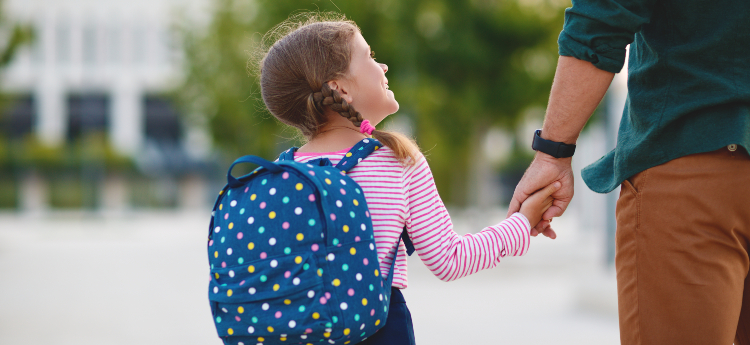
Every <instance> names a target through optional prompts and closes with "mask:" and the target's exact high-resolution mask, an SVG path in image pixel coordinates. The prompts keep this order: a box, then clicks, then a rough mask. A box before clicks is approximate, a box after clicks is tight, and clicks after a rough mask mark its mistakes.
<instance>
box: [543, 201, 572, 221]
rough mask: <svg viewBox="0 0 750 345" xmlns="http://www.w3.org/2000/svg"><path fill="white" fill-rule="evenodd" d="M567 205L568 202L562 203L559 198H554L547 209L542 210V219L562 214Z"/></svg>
mask: <svg viewBox="0 0 750 345" xmlns="http://www.w3.org/2000/svg"><path fill="white" fill-rule="evenodd" d="M567 206H568V203H562V202H559V200H555V201H554V202H553V203H552V206H550V207H549V208H548V209H547V211H544V214H542V219H552V218H554V217H560V216H562V214H563V213H564V212H565V208H567Z"/></svg>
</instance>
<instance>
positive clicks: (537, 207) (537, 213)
mask: <svg viewBox="0 0 750 345" xmlns="http://www.w3.org/2000/svg"><path fill="white" fill-rule="evenodd" d="M561 185H562V184H561V183H560V182H559V181H558V182H555V183H553V184H550V185H549V186H547V187H544V189H542V190H539V191H536V192H535V193H534V194H531V195H530V196H529V197H528V198H526V200H524V202H523V204H521V211H520V212H521V214H523V215H524V216H526V219H528V220H529V224H531V227H532V228H533V227H535V226H536V225H537V224H538V223H539V222H540V221H541V220H542V214H544V212H545V211H547V209H548V208H550V206H552V201H554V200H555V199H553V198H552V196H551V195H552V194H553V193H555V192H556V191H557V190H558V189H560V186H561Z"/></svg>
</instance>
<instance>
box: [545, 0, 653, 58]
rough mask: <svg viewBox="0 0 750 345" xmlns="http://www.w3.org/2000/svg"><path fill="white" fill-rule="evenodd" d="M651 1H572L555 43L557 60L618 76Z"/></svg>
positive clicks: (646, 19) (649, 15)
mask: <svg viewBox="0 0 750 345" xmlns="http://www.w3.org/2000/svg"><path fill="white" fill-rule="evenodd" d="M653 2H654V0H598V1H591V0H573V7H570V8H568V9H566V10H565V25H564V26H563V31H562V32H561V33H560V37H559V38H558V40H557V44H558V48H559V53H560V55H561V56H571V57H574V58H576V59H579V60H584V61H588V62H591V63H592V64H593V65H594V66H596V67H597V68H599V69H601V70H605V71H608V72H612V73H618V72H620V70H621V69H622V66H623V64H624V63H625V47H627V45H628V44H630V43H631V42H633V39H634V37H635V34H636V33H637V32H639V31H640V30H641V28H642V27H643V25H644V24H647V23H648V22H649V20H650V18H651V12H652V7H653Z"/></svg>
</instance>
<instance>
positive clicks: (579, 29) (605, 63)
mask: <svg viewBox="0 0 750 345" xmlns="http://www.w3.org/2000/svg"><path fill="white" fill-rule="evenodd" d="M631 42H634V43H633V44H632V45H631V46H630V56H629V62H628V99H627V102H626V105H625V110H624V113H623V116H622V121H621V123H620V129H619V132H618V136H617V146H616V147H615V149H614V150H612V151H611V152H609V153H608V154H606V155H605V156H604V157H602V158H601V159H599V160H598V161H596V162H595V163H593V164H591V165H589V166H588V167H586V168H585V169H583V171H582V172H581V175H582V177H583V180H584V181H585V182H586V184H587V185H588V186H589V188H591V190H593V191H595V192H598V193H609V192H611V191H612V190H614V189H615V188H617V186H619V185H620V184H621V183H622V182H623V181H624V180H625V179H627V178H629V177H631V176H633V175H635V174H637V173H639V172H641V171H643V170H646V169H648V168H651V167H654V166H657V165H659V164H663V163H666V162H668V161H670V160H672V159H675V158H679V157H682V156H686V155H689V154H694V153H701V152H709V151H713V150H717V149H719V148H721V147H723V146H727V145H729V144H739V145H741V146H742V147H744V148H746V149H747V148H750V1H749V0H714V1H706V0H669V1H661V0H598V1H590V0H588V1H586V0H573V7H571V8H568V9H567V10H566V11H565V26H564V28H563V31H562V33H560V37H559V39H558V45H559V52H560V55H564V56H572V57H575V58H577V59H580V60H585V61H589V62H591V63H593V64H594V66H596V67H597V68H599V69H602V70H605V71H609V72H614V73H617V72H619V71H620V69H621V68H622V66H623V64H624V60H625V47H626V46H627V45H628V44H629V43H631ZM748 173H750V172H748Z"/></svg>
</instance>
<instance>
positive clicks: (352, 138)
mask: <svg viewBox="0 0 750 345" xmlns="http://www.w3.org/2000/svg"><path fill="white" fill-rule="evenodd" d="M346 122H347V123H348V125H347V123H331V122H329V123H328V124H326V126H325V127H323V128H322V129H321V130H320V131H318V133H317V134H316V135H315V136H314V137H313V138H312V139H310V141H309V142H307V144H305V145H302V147H300V148H299V150H297V152H300V153H305V152H336V151H341V150H345V149H348V148H350V147H352V146H354V145H355V144H356V143H358V142H359V141H361V140H362V139H365V138H369V137H368V136H367V135H365V134H363V133H360V132H359V129H358V128H356V127H354V125H353V124H352V123H351V122H350V121H349V120H346Z"/></svg>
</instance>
